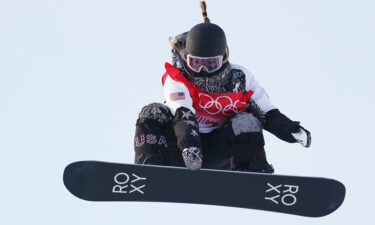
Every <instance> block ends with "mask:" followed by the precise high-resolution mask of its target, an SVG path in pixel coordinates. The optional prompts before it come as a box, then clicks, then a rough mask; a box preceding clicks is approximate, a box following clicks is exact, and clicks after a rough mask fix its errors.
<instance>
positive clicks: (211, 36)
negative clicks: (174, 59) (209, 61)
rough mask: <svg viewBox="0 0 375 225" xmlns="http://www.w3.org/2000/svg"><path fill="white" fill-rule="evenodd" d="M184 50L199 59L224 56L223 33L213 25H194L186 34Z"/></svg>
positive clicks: (225, 47) (225, 41)
mask: <svg viewBox="0 0 375 225" xmlns="http://www.w3.org/2000/svg"><path fill="white" fill-rule="evenodd" d="M186 50H187V52H188V54H190V55H193V56H200V57H211V56H217V55H224V54H225V53H226V50H227V40H226V37H225V33H224V31H223V29H221V28H220V27H219V26H218V25H216V24H213V23H200V24H198V25H195V26H194V27H193V28H191V29H190V31H189V32H188V34H187V38H186Z"/></svg>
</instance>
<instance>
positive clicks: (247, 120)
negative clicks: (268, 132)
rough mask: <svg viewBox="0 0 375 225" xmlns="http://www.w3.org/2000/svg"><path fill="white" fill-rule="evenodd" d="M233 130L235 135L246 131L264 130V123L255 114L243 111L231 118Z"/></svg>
mask: <svg viewBox="0 0 375 225" xmlns="http://www.w3.org/2000/svg"><path fill="white" fill-rule="evenodd" d="M231 125H232V130H233V133H234V135H235V136H238V135H241V134H244V133H253V132H262V130H263V126H262V123H261V122H260V121H259V119H258V118H256V117H255V116H254V115H253V114H251V113H247V112H241V113H238V114H236V115H235V116H234V117H232V118H231Z"/></svg>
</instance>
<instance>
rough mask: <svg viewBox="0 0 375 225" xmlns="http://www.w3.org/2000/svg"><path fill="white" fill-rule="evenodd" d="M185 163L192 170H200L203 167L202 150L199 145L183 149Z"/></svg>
mask: <svg viewBox="0 0 375 225" xmlns="http://www.w3.org/2000/svg"><path fill="white" fill-rule="evenodd" d="M182 158H183V159H184V162H185V165H186V167H187V168H189V169H191V170H199V169H200V168H201V167H202V158H203V156H202V152H201V150H200V149H199V148H197V147H188V148H185V149H184V150H183V151H182Z"/></svg>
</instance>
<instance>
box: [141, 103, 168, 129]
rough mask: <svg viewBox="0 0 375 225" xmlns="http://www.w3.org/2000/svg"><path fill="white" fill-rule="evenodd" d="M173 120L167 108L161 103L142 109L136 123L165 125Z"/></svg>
mask: <svg viewBox="0 0 375 225" xmlns="http://www.w3.org/2000/svg"><path fill="white" fill-rule="evenodd" d="M172 118H173V115H172V113H171V111H170V110H169V108H168V107H167V106H166V105H164V104H161V103H151V104H149V105H146V106H145V107H143V108H142V110H141V112H140V113H139V117H138V122H144V121H146V120H148V121H155V122H158V123H160V124H163V125H165V124H167V123H169V122H170V121H171V120H172Z"/></svg>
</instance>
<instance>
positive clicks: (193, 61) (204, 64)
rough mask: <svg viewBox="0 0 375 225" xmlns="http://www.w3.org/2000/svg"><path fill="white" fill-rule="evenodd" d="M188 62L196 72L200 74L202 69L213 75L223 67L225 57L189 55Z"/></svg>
mask: <svg viewBox="0 0 375 225" xmlns="http://www.w3.org/2000/svg"><path fill="white" fill-rule="evenodd" d="M186 62H187V65H188V66H189V67H190V69H192V70H193V71H194V72H197V73H199V72H201V70H202V69H205V70H206V71H207V72H208V73H212V72H215V71H217V70H218V69H220V68H221V66H222V65H223V56H222V55H218V56H212V57H198V56H192V55H190V54H188V55H187V58H186Z"/></svg>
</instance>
